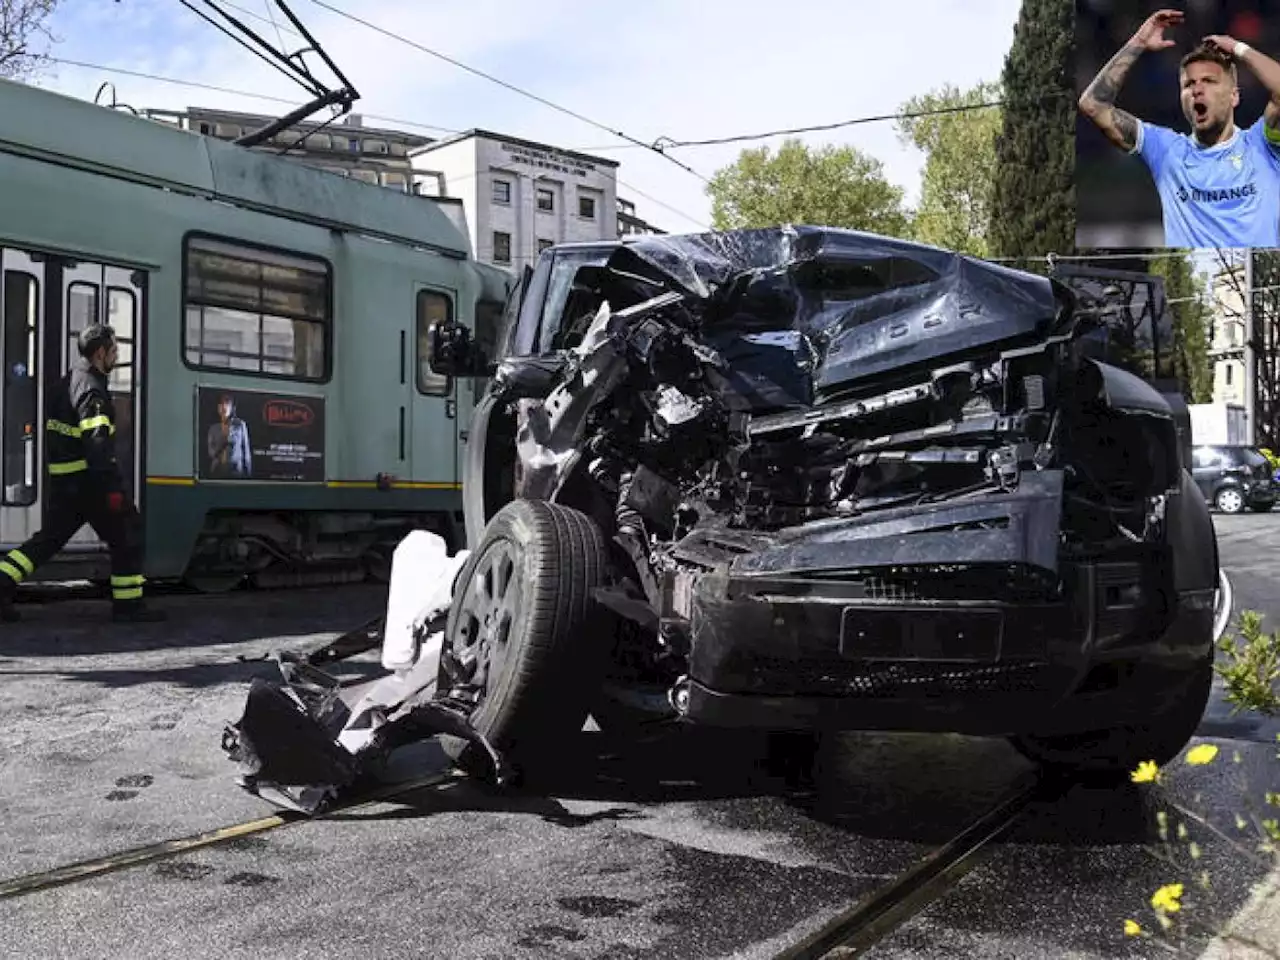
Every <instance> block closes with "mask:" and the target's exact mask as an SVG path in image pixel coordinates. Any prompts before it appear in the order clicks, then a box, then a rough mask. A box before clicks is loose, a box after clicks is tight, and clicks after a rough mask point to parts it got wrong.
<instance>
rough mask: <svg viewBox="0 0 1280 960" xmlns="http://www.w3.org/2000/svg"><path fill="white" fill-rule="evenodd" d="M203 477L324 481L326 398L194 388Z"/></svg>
mask: <svg viewBox="0 0 1280 960" xmlns="http://www.w3.org/2000/svg"><path fill="white" fill-rule="evenodd" d="M196 409H197V414H196V443H197V447H198V449H197V450H196V462H197V464H198V469H197V473H196V476H197V477H198V478H199V479H200V480H230V481H237V480H238V481H256V482H263V481H284V482H293V483H323V482H324V479H325V469H324V398H323V397H306V396H296V395H292V394H281V393H266V392H263V391H258V390H237V389H234V388H226V387H208V386H201V387H198V388H197V389H196Z"/></svg>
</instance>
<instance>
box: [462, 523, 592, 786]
mask: <svg viewBox="0 0 1280 960" xmlns="http://www.w3.org/2000/svg"><path fill="white" fill-rule="evenodd" d="M607 571H608V549H607V547H606V544H605V540H604V537H603V535H602V534H601V532H600V528H599V527H598V526H597V525H596V524H595V522H594V521H592V520H591V519H590V518H589V517H587V516H586V515H585V514H583V513H581V512H579V511H577V510H574V509H572V508H570V507H566V506H563V505H561V504H557V503H551V502H548V501H542V500H515V501H513V502H511V503H508V504H507V505H506V506H504V507H503V508H502V509H501V510H499V511H498V512H497V513H496V514H495V515H494V516H493V519H491V520H490V521H489V523H488V524H487V525H486V527H485V531H484V533H483V535H482V536H481V539H480V542H479V543H478V544H477V546H476V549H475V550H474V551H473V552H472V553H471V555H470V556H469V557H468V558H467V560H466V562H465V563H464V564H463V566H462V569H461V570H460V571H459V574H458V578H457V581H456V583H455V589H454V595H453V602H452V604H451V605H450V608H449V616H448V620H447V621H446V626H445V636H444V643H443V650H442V657H441V668H440V676H439V680H438V688H439V689H441V690H445V689H450V688H453V687H454V686H455V684H457V683H459V682H464V683H465V682H475V681H477V680H482V683H481V684H479V685H480V686H481V687H482V691H481V697H480V700H479V702H478V704H477V705H476V707H475V709H474V710H473V712H472V714H471V718H470V719H471V724H472V726H473V727H474V728H475V729H476V730H477V731H479V732H480V733H481V734H482V735H483V736H484V737H485V738H486V739H488V740H489V742H490V743H491V744H492V745H493V747H494V748H495V749H496V750H497V751H498V752H499V754H500V755H502V756H503V758H504V760H508V761H510V763H511V764H512V765H513V766H515V767H516V768H517V770H518V771H519V772H520V774H521V775H522V776H528V775H529V773H530V772H531V771H532V769H533V768H535V767H537V766H538V765H539V764H540V763H542V762H544V761H545V760H546V759H547V758H548V757H549V756H552V755H554V754H556V753H557V751H560V750H562V749H563V747H564V740H565V739H566V738H571V737H573V736H575V735H576V734H578V733H579V732H581V730H582V728H583V725H584V724H585V722H586V718H587V713H588V711H589V707H590V704H591V701H592V699H593V695H594V689H595V686H596V685H598V683H599V676H598V674H599V673H600V672H601V669H602V664H603V658H602V657H601V656H599V655H598V650H597V649H596V648H597V647H599V640H600V637H599V635H598V631H596V630H594V629H593V622H594V619H595V618H596V617H597V616H598V611H599V608H598V607H597V606H596V603H595V601H594V599H593V597H592V593H593V591H594V590H595V589H596V588H597V587H600V586H603V585H604V584H605V582H606V578H607V576H608V572H607ZM513 588H514V590H513ZM441 746H442V747H443V749H444V751H445V753H446V754H448V755H449V756H450V757H451V758H452V759H453V760H455V761H456V762H458V764H459V765H460V766H462V767H463V768H464V769H473V768H474V766H475V764H477V763H487V760H484V759H483V757H482V756H481V755H480V752H479V751H477V750H476V749H475V747H474V746H472V745H471V744H469V743H467V742H466V741H464V740H461V739H459V738H456V737H450V736H444V737H441Z"/></svg>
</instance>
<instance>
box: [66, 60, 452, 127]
mask: <svg viewBox="0 0 1280 960" xmlns="http://www.w3.org/2000/svg"><path fill="white" fill-rule="evenodd" d="M47 59H48V60H49V61H50V62H51V63H62V64H66V65H67V66H69V67H80V68H82V69H85V70H100V71H102V72H103V73H118V74H121V75H122V76H126V77H137V78H138V79H140V80H151V81H154V82H156V83H170V84H174V85H175V86H180V87H192V88H194V89H199V90H209V91H212V92H214V93H225V94H228V95H230V96H235V97H247V98H249V99H252V100H264V101H268V102H271V103H282V104H286V105H288V106H290V107H299V106H302V104H301V103H299V102H298V101H297V100H290V99H289V98H288V97H276V96H272V95H271V94H267V93H254V92H251V91H249V90H236V89H234V88H232V87H223V86H219V85H217V84H212V83H200V82H198V81H196V80H181V79H179V78H177V77H165V76H161V75H159V74H154V73H145V72H143V71H140V70H126V69H124V68H123V67H110V66H107V65H105V64H101V63H87V62H85V61H83V60H70V59H67V58H65V57H48V58H47ZM362 116H365V117H367V118H369V119H370V120H380V121H382V122H383V123H389V124H394V125H396V126H400V127H411V128H415V129H419V130H432V131H435V132H436V133H447V134H453V133H461V132H462V131H461V130H455V129H453V128H452V127H438V126H434V125H432V124H426V123H418V122H415V121H412V120H404V119H402V118H400V117H388V116H383V115H381V114H376V113H363V114H362Z"/></svg>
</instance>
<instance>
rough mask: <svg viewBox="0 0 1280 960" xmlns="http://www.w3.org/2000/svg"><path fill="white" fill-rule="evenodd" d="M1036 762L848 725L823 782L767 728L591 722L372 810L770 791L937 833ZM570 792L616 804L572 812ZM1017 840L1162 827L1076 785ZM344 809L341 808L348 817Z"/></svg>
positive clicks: (990, 802)
mask: <svg viewBox="0 0 1280 960" xmlns="http://www.w3.org/2000/svg"><path fill="white" fill-rule="evenodd" d="M1032 770H1033V768H1032V767H1031V765H1030V764H1029V763H1027V762H1026V761H1024V760H1022V758H1021V757H1020V756H1019V755H1017V754H1016V753H1015V752H1014V751H1013V749H1012V748H1011V747H1009V746H1008V745H1007V744H1005V743H1004V742H1003V741H1001V740H996V739H983V738H968V737H955V736H939V735H918V734H885V735H865V734H856V735H844V736H842V737H840V738H838V740H836V741H834V742H829V743H827V744H825V745H824V747H823V749H822V750H821V752H820V753H819V755H818V757H817V762H816V764H815V767H814V777H813V779H812V781H809V782H805V781H797V780H796V779H795V778H794V777H793V776H790V775H789V772H788V770H787V769H786V766H785V763H778V762H776V761H775V762H770V761H769V760H768V759H767V756H766V751H765V748H764V747H763V745H762V744H761V742H760V739H759V738H758V737H752V736H725V735H723V734H717V733H714V732H713V733H708V732H707V731H694V730H689V729H679V728H675V727H670V728H664V729H661V730H658V731H655V732H652V733H650V734H649V735H648V736H647V737H645V738H644V739H642V740H632V741H627V740H626V739H624V738H620V737H611V736H609V735H606V734H602V733H598V732H590V731H584V732H583V733H582V734H580V735H579V736H578V737H576V738H574V740H573V741H572V742H566V743H565V744H564V745H563V749H562V750H560V751H558V762H556V763H555V765H554V766H552V767H548V768H544V769H543V770H542V771H541V773H540V774H539V776H538V777H537V778H536V779H531V780H530V781H529V782H528V783H526V784H524V785H522V786H521V787H519V788H517V789H512V790H497V789H495V788H492V787H489V786H487V785H485V784H484V783H482V782H480V781H478V780H461V781H455V782H450V783H449V784H448V785H446V786H442V787H431V788H424V789H422V790H419V791H414V792H413V793H410V794H406V795H404V796H401V797H397V798H396V801H395V802H396V804H397V807H396V808H394V809H390V810H380V811H378V812H375V813H370V814H352V815H351V818H355V819H360V820H370V819H372V820H379V819H386V820H399V819H406V818H416V817H423V816H430V815H433V814H439V813H447V812H459V811H473V812H489V813H515V814H527V815H531V816H537V817H540V818H542V819H544V820H546V821H548V822H550V823H554V824H558V825H562V826H569V827H578V826H585V825H587V824H590V823H594V822H598V821H601V820H627V819H635V818H644V817H646V816H647V814H645V813H644V812H642V810H640V809H638V808H639V807H645V806H660V805H664V804H675V803H698V802H712V801H723V800H733V799H745V798H760V797H772V798H775V799H777V800H779V801H780V802H782V803H785V804H787V805H788V806H790V807H792V808H793V809H795V810H796V811H797V812H799V813H801V814H802V815H804V816H806V817H808V818H810V819H813V820H816V821H818V822H821V823H824V824H826V825H828V826H831V827H834V828H836V829H838V830H840V831H842V832H847V833H849V834H852V835H856V836H858V837H861V838H867V839H876V840H887V841H896V842H906V843H916V844H923V845H926V846H937V845H940V844H943V843H945V842H947V841H948V840H951V839H952V838H954V837H955V836H956V835H957V834H958V833H960V832H961V831H963V830H964V829H965V828H966V827H968V826H969V825H970V824H972V823H973V822H974V821H975V820H977V819H978V818H979V817H981V816H983V815H984V814H986V813H987V812H988V811H989V810H990V809H991V808H992V807H993V806H995V805H996V804H997V803H999V802H1000V801H1001V800H1002V799H1004V797H1005V796H1006V795H1007V794H1008V793H1009V792H1010V791H1011V790H1012V789H1014V788H1015V787H1016V786H1018V785H1021V784H1023V783H1025V782H1026V779H1025V778H1026V777H1027V776H1028V774H1030V773H1031V772H1032ZM564 801H586V802H589V803H594V804H606V805H608V806H606V807H605V808H604V809H602V810H597V811H593V812H589V813H574V812H571V811H570V810H569V809H568V808H567V807H566V806H565V805H564ZM1053 810H1054V813H1053V815H1042V816H1040V817H1038V818H1037V819H1036V820H1035V821H1034V826H1033V827H1031V828H1030V829H1024V830H1022V831H1020V835H1019V837H1018V840H1017V842H1023V843H1031V844H1060V845H1064V846H1075V845H1080V844H1092V845H1109V844H1132V843H1141V842H1143V841H1144V840H1145V839H1149V837H1151V836H1153V835H1154V830H1155V821H1154V810H1153V809H1152V808H1151V806H1150V804H1149V801H1148V800H1147V798H1146V795H1145V794H1144V793H1143V791H1141V790H1139V789H1137V788H1134V787H1131V786H1129V785H1122V786H1120V787H1118V788H1115V789H1090V788H1085V787H1077V788H1073V790H1072V791H1071V793H1070V796H1069V797H1067V798H1064V799H1063V800H1062V801H1060V802H1059V803H1057V804H1055V805H1053ZM335 819H342V817H341V816H338V817H335Z"/></svg>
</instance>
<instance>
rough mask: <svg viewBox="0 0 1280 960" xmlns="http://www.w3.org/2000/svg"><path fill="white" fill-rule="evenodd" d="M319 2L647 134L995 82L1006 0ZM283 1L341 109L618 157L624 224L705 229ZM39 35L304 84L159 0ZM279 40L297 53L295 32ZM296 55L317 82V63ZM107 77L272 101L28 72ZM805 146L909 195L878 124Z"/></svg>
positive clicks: (172, 99) (660, 184)
mask: <svg viewBox="0 0 1280 960" xmlns="http://www.w3.org/2000/svg"><path fill="white" fill-rule="evenodd" d="M328 2H330V3H331V5H332V6H335V7H338V8H340V9H342V10H345V11H348V12H350V13H353V14H357V15H358V16H360V17H361V18H363V19H365V20H368V21H370V22H372V23H375V24H377V25H379V26H381V27H383V28H385V29H387V30H391V31H393V32H395V33H398V34H400V35H402V36H404V37H407V38H409V39H411V40H414V41H417V42H418V43H420V44H422V45H424V46H427V47H430V48H432V49H435V50H438V51H440V52H441V53H444V54H446V55H448V56H450V57H452V58H455V59H457V60H460V61H462V62H464V63H466V64H468V65H470V66H472V67H475V68H477V69H479V70H483V71H484V72H486V73H489V74H492V75H494V76H496V77H499V78H501V79H503V80H506V81H507V82H509V83H512V84H515V85H516V86H519V87H522V88H525V89H527V90H529V91H531V92H533V93H536V94H538V95H539V96H541V97H544V98H546V99H548V100H551V101H553V102H555V103H558V104H560V105H562V106H564V107H567V108H569V109H571V110H573V111H574V112H576V113H579V114H582V115H584V116H586V117H588V118H591V119H592V120H595V121H598V122H599V123H601V124H602V125H604V126H605V127H607V128H608V129H609V130H621V131H623V132H625V133H628V134H630V135H631V136H633V137H636V138H637V139H639V140H641V141H644V142H646V143H651V142H653V141H654V140H655V139H657V138H658V137H660V136H666V137H671V138H674V139H678V140H691V139H702V138H709V137H718V136H725V135H734V134H739V133H744V132H757V131H765V130H771V129H777V128H780V127H793V126H804V125H808V124H820V123H829V122H833V121H837V120H842V119H848V118H852V117H858V116H865V115H871V114H882V113H888V112H892V111H894V110H896V109H897V108H898V107H899V105H900V104H901V103H902V102H903V101H904V100H905V99H907V98H908V97H910V96H913V95H915V94H919V93H923V92H926V91H928V90H930V89H934V88H936V87H939V86H941V85H942V84H944V83H947V82H950V83H953V84H957V85H960V86H968V85H971V84H973V83H975V82H977V81H978V80H983V79H987V80H994V79H997V78H998V77H999V73H1000V68H1001V66H1002V64H1003V60H1004V54H1005V52H1006V51H1007V49H1008V47H1009V44H1010V43H1011V41H1012V38H1013V26H1014V24H1015V22H1016V21H1017V15H1018V8H1019V6H1020V2H1019V0H979V2H974V0H896V2H893V3H883V2H875V0H825V2H819V0H791V2H788V3H785V4H779V3H777V2H765V0H739V2H730V0H701V2H697V3H694V2H690V0H685V2H683V3H681V2H677V0H639V2H635V3H630V4H626V5H623V4H612V5H607V4H583V3H581V2H576V3H569V2H567V0H541V2H540V3H538V4H537V5H531V4H527V3H519V2H517V0H468V2H461V0H328ZM195 5H196V6H200V3H199V0H195ZM232 5H234V6H235V7H239V8H240V9H241V10H242V11H244V13H243V14H237V15H240V16H243V18H244V19H245V20H246V22H250V23H251V24H252V25H253V26H254V27H255V28H258V29H260V30H261V31H262V33H263V36H264V37H267V38H269V39H271V40H272V41H273V42H277V43H278V40H277V35H276V32H275V29H274V27H273V26H272V25H271V23H269V22H267V20H266V17H267V14H268V12H269V10H270V11H271V12H273V13H275V16H276V17H277V19H279V20H280V21H281V25H282V26H284V25H285V24H284V21H283V18H282V17H281V16H280V14H279V13H278V11H276V10H275V4H274V3H269V2H268V0H231V3H230V4H228V7H230V6H232ZM289 5H290V8H291V9H292V10H293V11H294V13H295V14H297V15H298V17H299V18H300V19H301V20H302V21H303V23H305V24H306V26H307V29H308V30H310V31H311V32H312V33H313V34H314V35H315V36H316V37H317V38H318V39H319V41H320V42H321V44H322V45H323V46H324V48H325V49H326V50H327V51H328V53H329V54H330V56H332V57H333V59H334V61H335V62H336V63H337V64H338V66H339V67H340V68H341V69H342V70H343V71H344V72H345V73H346V74H347V75H348V77H349V78H350V79H351V82H352V83H353V84H354V86H355V87H356V88H357V89H358V90H359V91H360V93H361V100H360V102H359V103H358V104H357V106H356V112H359V113H362V114H365V115H370V114H379V115H384V116H389V117H395V118H399V119H402V120H407V121H413V122H414V123H417V124H423V125H428V126H433V127H440V128H444V129H453V130H461V129H467V128H470V127H483V128H486V129H490V130H496V131H499V132H502V133H507V134H510V135H512V136H520V137H526V138H529V139H533V140H541V141H546V142H550V143H554V144H556V145H558V146H564V147H572V148H576V149H585V150H587V151H588V152H593V153H597V154H599V155H601V156H605V157H610V158H612V159H615V160H618V161H620V162H621V164H622V166H621V167H620V169H619V171H618V176H619V181H620V183H619V188H618V190H619V193H620V194H621V195H623V196H629V197H630V198H631V199H633V200H635V201H636V204H637V208H638V212H639V213H640V215H641V216H644V217H646V218H647V219H649V220H652V221H653V222H655V223H657V224H659V225H660V226H662V227H664V228H666V229H669V230H688V229H694V228H696V227H697V226H699V225H705V224H706V223H707V222H708V220H709V218H710V203H709V201H708V199H707V197H706V194H705V189H704V184H703V183H702V182H701V181H700V180H699V179H697V178H696V177H695V176H693V175H691V174H689V173H687V172H686V171H684V170H681V169H680V168H679V167H677V166H676V165H675V164H673V163H671V162H669V161H668V160H666V159H664V158H663V157H661V156H658V155H656V154H654V153H652V152H650V151H647V150H643V149H638V148H635V147H631V146H627V145H626V144H625V142H624V141H621V140H619V139H618V138H617V137H615V136H613V135H611V134H610V133H608V132H605V131H604V130H601V129H598V128H596V127H593V126H591V125H589V124H586V123H584V122H582V121H581V120H577V119H574V118H572V117H569V116H566V115H564V114H562V113H559V112H556V111H555V110H552V109H551V108H549V107H546V106H543V105H541V104H538V103H536V102H534V101H532V100H529V99H527V98H525V97H522V96H519V95H518V94H516V93H513V92H511V91H509V90H507V89H504V88H503V87H501V86H498V85H497V84H494V83H491V82H489V81H487V80H484V79H481V78H479V77H475V76H473V75H471V74H468V73H466V72H465V71H462V70H460V69H458V68H457V67H455V66H452V65H450V64H448V63H445V62H443V61H441V60H438V59H436V58H434V57H431V56H429V55H427V54H425V53H422V52H420V51H418V50H415V49H414V48H413V47H411V46H409V45H407V44H403V43H400V42H397V41H395V40H391V39H388V38H386V37H383V36H381V35H379V34H378V33H376V32H374V31H371V30H368V29H366V28H365V27H363V26H360V25H358V24H355V23H352V22H350V21H347V20H344V19H343V18H341V17H339V16H338V15H336V14H334V13H332V12H330V11H328V10H325V9H324V8H322V7H320V6H318V5H317V4H315V3H314V2H312V0H290V4H289ZM606 9H608V12H607V13H606V12H602V11H605V10H606ZM232 12H233V13H235V12H236V11H235V10H233V11H232ZM251 15H255V16H256V17H257V18H258V19H252V18H251ZM52 28H53V31H54V33H55V35H56V36H57V37H58V38H59V40H60V42H59V43H58V44H57V45H56V46H55V47H54V48H53V50H52V53H53V55H54V56H55V57H61V58H65V59H70V60H78V61H84V62H88V63H93V64H99V65H102V66H105V67H113V68H120V69H125V70H132V71H138V72H142V73H152V74H157V75H161V76H165V77H172V78H179V79H183V80H190V81H197V82H200V83H206V84H212V85H215V86H223V87H230V88H234V89H237V90H242V91H248V92H253V93H258V94H266V95H269V96H276V97H284V98H287V99H289V100H291V101H293V102H297V103H301V102H302V100H303V92H302V90H301V88H299V87H297V86H296V85H294V84H293V83H292V82H291V81H290V80H288V79H287V78H286V77H284V76H282V75H280V74H279V73H276V72H275V71H273V70H272V69H271V68H270V67H268V66H266V65H265V64H263V63H262V62H261V61H260V60H258V59H257V58H256V57H254V56H253V55H252V54H250V53H249V52H247V51H246V50H244V49H243V48H242V47H240V46H238V45H236V44H235V43H234V42H233V41H232V40H231V39H230V38H228V37H226V36H224V35H223V34H221V33H219V32H217V31H216V30H215V29H214V28H213V26H211V25H210V24H208V23H206V22H205V21H203V20H201V19H200V18H199V17H198V16H197V15H196V14H195V13H193V12H191V11H190V10H188V9H187V8H185V7H183V6H182V5H181V4H179V3H177V2H176V0H63V6H62V7H61V8H60V9H59V10H58V11H57V13H56V14H55V16H54V18H53V20H52ZM284 39H285V41H286V42H287V43H289V44H290V47H289V48H290V49H294V48H295V47H294V46H293V45H294V44H296V42H297V38H296V37H291V36H289V35H288V34H285V35H284ZM308 62H309V63H310V64H311V65H312V69H313V70H315V71H316V73H317V75H318V76H319V77H320V78H321V79H322V80H324V81H326V82H328V81H330V79H331V78H330V76H329V74H328V73H327V70H326V69H325V68H324V65H323V63H322V62H320V61H319V60H318V59H316V58H311V59H309V61H308ZM105 80H110V81H112V82H113V83H114V84H115V88H116V96H117V98H118V99H119V101H121V102H124V103H128V104H130V105H132V106H134V107H138V108H142V107H162V108H170V109H172V108H180V107H185V106H189V105H200V106H220V107H225V108H229V109H241V110H250V111H255V112H276V111H279V112H285V111H287V109H288V107H287V106H284V105H282V104H275V103H272V102H269V101H263V100H258V99H253V98H248V97H239V96H229V95H225V94H219V93H212V92H209V91H203V90H196V89H189V88H184V87H180V86H174V85H169V84H162V83H155V82H152V81H148V80H143V79H139V78H136V77H130V76H124V75H116V74H112V73H108V72H105V71H103V70H99V69H85V68H81V67H73V66H69V65H66V64H54V65H53V67H52V69H51V70H50V71H49V72H48V73H47V74H45V75H44V76H43V77H42V78H41V79H40V80H39V82H40V84H41V85H42V86H47V87H50V88H52V89H56V90H59V91H61V92H63V93H67V94H70V95H72V96H77V97H81V98H83V99H87V100H92V99H93V97H94V94H95V92H96V91H97V89H98V87H99V85H100V84H101V83H102V82H103V81H105ZM107 100H108V102H109V100H110V95H109V94H107ZM369 122H370V123H374V122H376V121H374V120H373V119H370V120H369ZM386 125H388V126H391V125H393V124H386ZM406 129H409V128H407V127H406ZM420 132H423V133H426V134H427V135H429V136H430V135H436V136H439V135H442V134H440V133H438V132H434V131H432V130H430V129H427V130H421V131H420ZM805 139H806V140H807V141H808V142H810V143H814V144H821V143H841V144H845V143H847V144H851V145H853V146H856V147H858V148H859V149H861V150H864V151H866V152H868V153H870V154H871V155H872V156H874V157H876V158H877V159H879V160H881V161H882V162H883V163H884V165H885V173H886V175H887V176H888V177H889V179H890V180H891V181H893V182H894V183H896V184H898V185H900V186H902V187H904V188H905V189H906V190H907V192H908V199H909V200H914V199H915V198H916V196H917V195H918V188H919V177H920V169H921V164H922V162H923V158H922V157H921V156H920V155H919V154H918V153H917V152H916V151H915V150H913V149H911V148H908V147H904V146H903V145H902V144H901V143H899V141H898V138H897V136H896V134H895V132H894V130H893V127H892V124H890V123H872V124H864V125H860V126H854V127H847V128H843V129H840V130H835V131H830V132H826V133H820V134H815V135H810V136H807V137H805ZM780 142H781V139H780V138H775V139H772V140H766V141H760V142H759V143H767V144H771V145H774V146H776V145H777V144H778V143H780ZM756 145H759V144H757V143H753V144H747V146H756ZM741 148H742V145H732V146H716V147H698V148H687V149H680V150H675V151H672V155H673V156H676V157H678V158H679V159H680V160H681V161H683V162H684V163H687V164H688V165H689V166H691V167H693V168H694V169H695V170H697V171H698V172H699V173H701V174H703V175H704V176H708V177H709V176H711V175H712V174H713V173H714V172H715V170H716V169H717V168H719V167H721V166H724V165H726V164H728V163H731V162H732V161H733V160H734V158H735V157H736V156H737V154H738V151H739V150H740V149H741ZM645 195H647V197H646V196H645ZM648 198H653V199H648ZM659 202H660V203H659Z"/></svg>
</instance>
